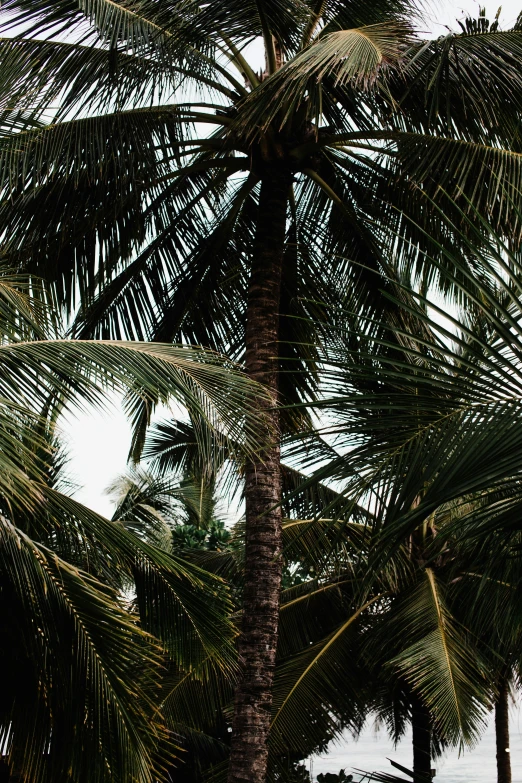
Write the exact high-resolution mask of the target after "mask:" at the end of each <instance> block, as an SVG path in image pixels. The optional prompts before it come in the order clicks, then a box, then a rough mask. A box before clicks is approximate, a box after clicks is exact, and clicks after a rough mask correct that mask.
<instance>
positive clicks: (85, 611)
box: [0, 273, 258, 783]
mask: <svg viewBox="0 0 522 783" xmlns="http://www.w3.org/2000/svg"><path fill="white" fill-rule="evenodd" d="M34 286H35V282H34V281H33V283H32V284H31V285H28V283H27V281H26V280H24V279H23V278H20V276H19V275H12V274H7V273H3V274H2V275H1V276H0V330H1V331H0V398H1V399H0V424H1V426H0V433H1V435H0V438H1V458H0V459H1V465H0V538H1V541H2V557H1V559H0V603H1V611H2V617H3V623H2V642H3V643H2V666H3V671H4V672H5V675H6V682H5V687H4V688H3V693H2V700H1V705H0V737H1V744H2V753H3V765H4V769H7V772H8V774H12V775H13V777H14V779H18V778H22V779H23V780H25V781H28V783H40V781H44V780H49V779H64V778H65V777H67V779H70V780H72V781H78V782H79V781H84V780H87V779H88V780H93V781H106V780H109V779H111V780H117V781H120V780H121V781H123V780H125V781H136V783H137V782H138V781H143V782H144V783H145V781H152V780H157V779H158V778H163V777H164V771H165V763H166V760H168V759H170V758H171V756H172V752H173V750H175V747H174V744H173V742H172V738H171V737H170V736H169V734H168V732H167V731H166V729H165V727H164V725H163V722H162V721H161V720H160V719H159V717H158V710H157V702H158V699H159V688H160V667H161V665H162V664H163V660H164V655H165V651H168V654H169V656H170V657H172V658H176V660H177V661H178V664H179V666H180V667H184V668H185V670H186V671H190V670H195V671H197V669H198V667H200V666H201V662H202V661H205V660H207V659H208V658H209V657H210V658H212V659H213V660H214V662H215V665H216V666H217V667H219V666H221V667H223V668H224V669H225V670H226V669H227V668H233V666H234V663H235V662H234V657H235V656H234V650H233V646H232V639H233V635H234V632H233V628H232V627H231V626H230V623H229V622H228V621H227V614H228V607H229V597H228V594H227V590H226V588H225V586H224V585H223V583H222V582H221V580H219V579H217V578H216V577H214V576H212V575H210V574H206V573H205V572H203V571H202V570H201V569H198V568H195V567H193V566H191V565H190V564H188V563H185V562H183V561H182V560H180V559H179V558H176V557H173V556H169V555H167V554H166V553H164V552H162V551H161V550H159V549H158V548H156V547H154V546H151V545H149V544H147V543H146V542H143V541H140V540H139V539H138V538H137V537H136V536H135V535H133V534H132V533H130V532H127V531H126V530H125V528H123V527H122V526H121V525H119V524H115V523H113V522H110V521H109V520H106V519H104V518H103V517H101V516H100V515H98V514H96V513H94V512H93V511H91V510H90V509H88V508H86V507H84V506H83V505H82V504H80V503H78V502H77V501H76V500H74V498H73V497H71V496H70V495H69V494H68V491H67V484H66V483H64V481H63V480H61V478H60V466H61V463H62V457H61V453H60V451H59V449H58V448H57V444H56V421H57V418H58V416H59V414H60V412H61V411H63V409H64V407H67V408H68V409H69V410H71V408H74V405H80V404H81V403H82V400H83V401H90V402H98V403H99V404H102V403H103V400H104V397H105V391H104V388H105V390H109V389H113V390H120V391H126V392H127V402H128V404H129V410H130V411H131V412H132V407H133V405H134V404H135V399H136V397H137V396H138V395H139V398H140V400H141V399H144V398H147V396H149V397H152V396H153V397H154V398H156V397H157V396H158V394H159V395H160V396H161V397H162V398H163V399H164V400H165V401H167V400H168V399H169V398H173V399H175V400H178V401H179V402H180V403H183V404H186V405H188V406H189V407H190V408H192V410H193V412H194V414H195V413H196V411H197V412H198V415H199V416H201V417H203V418H204V420H205V421H207V422H208V425H210V423H211V422H213V423H214V424H216V425H217V424H218V423H220V425H221V430H222V432H223V437H225V438H226V435H227V429H228V430H229V431H230V433H231V436H232V437H233V438H234V439H235V442H238V438H240V434H239V433H236V432H235V430H234V427H235V424H234V422H235V421H236V420H240V419H241V409H242V410H243V415H244V413H245V411H246V412H248V407H249V404H250V405H251V404H252V400H253V399H255V400H257V396H258V395H257V392H253V391H252V390H251V383H250V382H248V381H247V379H246V378H244V377H243V376H241V374H239V373H237V372H236V373H234V372H233V371H232V368H231V367H230V366H227V365H229V363H228V362H226V361H223V360H220V359H219V358H218V357H217V356H215V355H211V354H208V353H207V354H205V353H203V352H201V351H199V352H198V351H190V350H187V349H183V348H178V349H176V348H174V347H172V346H162V345H155V346H152V345H150V344H140V343H125V342H122V343H118V342H116V341H113V342H105V343H103V342H99V341H91V342H81V341H71V340H64V339H59V338H58V337H57V335H56V326H57V324H56V323H55V319H54V318H53V315H52V311H51V312H50V311H49V309H48V306H47V305H48V302H46V298H47V297H46V294H45V291H44V289H35V287H34ZM252 394H254V396H253V397H252ZM249 397H250V403H249V402H248V398H249ZM247 441H248V435H247V437H246V441H245V439H244V438H243V442H244V443H246V442H247ZM239 442H240V441H239ZM251 446H252V441H251ZM129 590H133V591H134V592H135V594H136V603H137V607H138V612H137V613H134V612H131V611H129V609H128V607H127V603H128V602H126V601H124V600H123V598H122V596H123V595H124V594H125V592H127V591H129ZM152 633H154V634H155V635H156V637H157V638H154V637H153V636H152V635H151V634H152ZM158 638H159V639H161V642H162V643H161V644H160V642H159V641H158V640H157V639H158Z"/></svg>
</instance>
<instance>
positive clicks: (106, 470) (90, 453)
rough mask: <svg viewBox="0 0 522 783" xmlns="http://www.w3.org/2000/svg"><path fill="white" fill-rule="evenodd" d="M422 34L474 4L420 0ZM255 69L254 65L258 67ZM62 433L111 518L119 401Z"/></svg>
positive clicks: (78, 470)
mask: <svg viewBox="0 0 522 783" xmlns="http://www.w3.org/2000/svg"><path fill="white" fill-rule="evenodd" d="M422 7H423V9H424V17H425V23H424V24H425V27H424V31H425V32H426V33H429V34H431V35H434V36H438V35H444V34H445V33H446V32H447V28H448V27H449V28H451V29H455V28H457V24H456V20H457V19H461V20H462V19H464V18H465V17H466V16H468V15H469V16H472V17H476V16H478V9H479V3H478V2H476V1H475V0H464V2H459V3H453V2H448V0H439V2H433V3H430V2H428V1H427V0H424V2H423V4H422ZM486 9H487V12H488V15H489V18H490V19H493V18H494V16H495V14H496V12H497V9H498V5H497V3H496V2H493V3H488V4H487V5H486ZM521 10H522V0H519V2H516V0H504V2H502V10H501V14H500V24H501V27H504V28H508V27H510V26H511V25H512V24H513V23H514V22H515V20H516V18H517V16H518V14H519V12H520V11H521ZM256 65H257V64H256ZM61 429H62V432H63V435H64V437H65V441H66V443H67V445H68V449H69V455H70V462H69V472H70V474H71V476H72V477H73V479H74V480H75V481H76V483H77V484H78V485H79V486H80V489H79V490H78V491H77V493H76V497H77V499H78V500H80V501H81V502H83V503H85V504H86V505H88V506H90V507H91V508H93V509H94V510H95V511H97V512H99V513H102V514H105V515H110V514H111V513H112V512H111V509H112V502H111V500H110V498H109V497H108V496H107V495H105V493H104V490H105V488H106V487H107V486H108V485H109V484H110V483H111V482H112V481H113V479H114V478H115V477H116V476H117V475H119V474H121V473H123V472H124V471H125V465H126V460H127V454H128V450H129V446H130V430H129V426H128V423H127V420H126V417H125V414H124V413H123V411H122V407H121V400H120V399H119V398H117V397H114V398H112V401H111V402H110V404H109V406H108V408H107V409H106V410H105V411H99V410H95V409H93V408H88V409H86V410H85V411H83V412H81V413H75V414H72V413H69V414H68V415H67V418H66V419H64V420H63V421H62V424H61Z"/></svg>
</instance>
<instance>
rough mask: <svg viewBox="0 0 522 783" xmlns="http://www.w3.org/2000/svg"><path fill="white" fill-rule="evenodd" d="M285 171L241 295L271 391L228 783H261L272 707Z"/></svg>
mask: <svg viewBox="0 0 522 783" xmlns="http://www.w3.org/2000/svg"><path fill="white" fill-rule="evenodd" d="M290 183H291V174H290V172H289V171H288V170H286V169H284V168H282V167H281V168H277V167H276V164H274V166H273V167H271V169H270V170H269V171H267V172H266V174H265V176H264V177H263V179H262V181H261V194H260V203H259V213H258V222H257V227H256V238H255V244H254V252H253V259H252V271H251V278H250V286H249V293H248V305H247V326H246V358H245V362H246V369H247V373H248V375H249V376H250V377H251V378H253V379H255V380H256V381H259V382H260V383H262V384H263V385H264V386H265V387H267V388H268V389H269V390H270V401H269V402H266V401H260V402H259V410H258V416H259V419H260V421H261V422H262V423H263V425H264V430H265V432H267V433H269V443H268V445H267V447H266V448H265V450H264V452H263V453H262V454H260V455H259V458H256V459H255V461H252V462H250V464H248V465H247V467H246V476H245V501H246V541H245V546H246V551H245V583H244V594H243V621H242V627H241V634H240V637H239V656H240V663H241V679H240V682H239V685H238V687H237V689H236V694H235V701H234V717H233V722H232V739H231V749H230V764H229V773H228V781H229V783H263V781H264V780H265V777H266V766H267V756H268V748H267V738H268V730H269V725H270V709H271V705H272V681H273V675H274V666H275V654H276V645H277V631H278V620H279V593H280V587H281V570H282V558H281V508H280V502H281V470H280V435H279V415H278V413H277V410H276V408H275V406H276V404H277V396H278V358H277V340H278V330H279V302H280V295H281V272H282V266H283V256H284V247H285V234H286V210H287V203H288V193H289V188H290Z"/></svg>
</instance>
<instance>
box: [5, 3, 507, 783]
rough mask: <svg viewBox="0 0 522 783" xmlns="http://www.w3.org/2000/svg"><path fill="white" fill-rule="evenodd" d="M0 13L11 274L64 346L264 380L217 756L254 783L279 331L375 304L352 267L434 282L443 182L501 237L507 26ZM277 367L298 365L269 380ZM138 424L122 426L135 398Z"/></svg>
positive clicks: (304, 339)
mask: <svg viewBox="0 0 522 783" xmlns="http://www.w3.org/2000/svg"><path fill="white" fill-rule="evenodd" d="M2 9H3V10H2V12H3V13H4V14H5V15H6V25H5V27H6V28H7V29H8V30H11V31H12V30H14V31H15V33H16V34H15V37H12V38H3V39H2V41H1V58H0V61H1V63H2V67H1V72H0V107H1V108H2V119H3V128H4V131H5V132H4V135H3V137H2V140H1V147H0V183H1V187H2V192H3V194H4V195H5V196H8V197H6V198H4V199H3V202H2V208H1V210H0V214H1V218H2V226H3V230H4V238H5V245H6V249H7V251H8V252H9V254H10V256H11V257H12V259H13V263H16V264H17V265H18V264H21V265H23V266H24V267H25V268H26V269H28V270H29V271H31V272H36V273H37V274H39V275H41V276H42V277H44V278H46V279H48V280H49V281H53V282H54V284H55V286H56V289H57V291H58V294H59V298H60V303H61V304H63V305H64V306H65V307H66V308H67V309H68V310H69V312H73V311H75V310H76V306H77V302H78V300H79V305H80V313H79V315H78V318H77V319H76V323H75V326H74V333H75V334H76V335H78V336H92V335H97V336H103V337H107V336H110V337H120V336H126V337H130V336H132V337H136V336H137V337H141V336H145V337H147V338H150V339H153V340H166V341H171V340H180V339H181V338H184V339H188V340H189V341H190V342H193V343H198V344H203V345H208V346H212V347H219V348H220V350H223V349H225V350H226V351H228V350H231V351H235V352H236V353H237V354H238V355H242V356H243V355H244V357H245V363H246V368H247V372H248V374H249V375H250V377H251V378H254V379H256V380H258V381H260V382H262V383H263V384H264V385H265V386H266V387H267V388H268V389H269V390H270V395H269V398H263V399H261V398H260V401H259V405H258V417H260V418H261V419H262V421H263V424H264V427H265V429H266V431H267V433H268V434H269V436H270V439H269V440H270V442H269V445H268V446H267V448H266V450H265V451H264V452H263V453H262V454H260V455H259V458H257V459H255V460H252V461H251V462H249V463H248V465H247V466H246V471H245V481H246V530H247V537H246V563H247V566H246V569H247V570H246V582H245V584H246V589H245V594H244V602H245V603H244V614H243V618H244V619H243V630H242V635H241V640H240V652H241V660H242V664H243V678H242V681H241V684H240V686H239V688H238V690H237V699H236V706H235V715H236V718H235V722H234V732H233V753H232V762H231V767H230V781H234V782H236V781H237V782H238V783H239V781H245V780H254V779H256V780H259V781H261V780H263V779H264V775H265V767H266V758H267V744H266V740H267V732H268V726H269V712H270V703H271V682H272V673H273V667H274V661H275V650H276V644H277V623H278V605H279V588H280V583H281V557H280V553H281V512H280V508H281V477H280V467H279V431H280V417H279V414H278V413H277V412H276V403H277V402H278V401H279V399H280V398H282V399H283V400H284V401H285V402H288V401H296V400H299V399H303V398H306V397H309V396H310V395H312V394H313V392H314V387H315V386H316V384H317V374H316V366H315V364H316V360H317V353H316V350H315V347H314V343H315V342H316V341H317V335H314V330H312V333H311V334H310V333H308V334H307V335H304V334H303V329H304V327H305V323H306V322H305V321H303V320H301V316H303V315H306V316H310V315H311V316H313V317H316V316H317V314H318V312H317V310H318V306H317V305H314V304H311V302H312V301H314V302H317V301H321V300H323V301H327V300H328V298H329V296H330V294H329V291H331V290H332V289H331V287H330V286H329V283H330V281H331V280H332V279H333V280H335V281H337V282H339V280H340V281H341V289H342V290H343V291H346V290H349V291H351V292H357V299H358V307H363V308H366V310H367V311H368V312H370V311H373V310H375V308H386V306H388V307H389V305H390V302H389V300H388V299H386V298H385V297H383V296H382V295H381V293H380V291H381V285H380V284H379V283H377V284H375V277H374V275H373V273H372V272H375V271H378V272H380V273H382V272H383V270H386V269H388V267H389V263H390V259H391V256H392V254H398V256H399V258H400V262H401V263H402V264H403V265H404V266H406V267H407V268H408V269H410V270H411V269H414V270H415V271H416V272H417V273H418V274H419V275H420V277H421V278H422V279H423V281H424V282H423V284H424V285H425V284H429V283H430V281H432V280H433V279H436V278H437V272H436V266H434V265H430V266H428V267H426V266H425V265H424V264H423V252H424V251H425V250H426V248H430V249H431V250H432V251H433V252H434V250H435V249H436V248H437V247H438V244H439V243H441V242H442V243H443V244H444V243H445V244H448V243H452V242H454V240H453V239H452V230H451V219H454V220H457V221H458V220H459V212H458V210H454V209H452V208H451V201H448V199H447V194H448V193H449V195H450V196H454V197H455V198H460V199H461V203H462V204H465V199H466V198H468V199H470V200H471V202H472V204H473V205H474V206H475V207H477V208H479V209H480V211H481V213H482V214H487V215H488V216H490V217H491V219H492V221H493V222H494V223H496V224H498V225H499V226H501V227H502V229H503V230H505V231H506V232H509V235H510V236H512V237H514V238H515V239H517V238H518V236H519V232H520V225H519V222H518V221H517V220H514V219H513V213H512V212H510V211H509V209H508V203H509V198H515V199H516V198H517V196H518V193H519V191H520V188H519V183H520V155H519V154H518V150H519V141H518V125H517V117H518V113H519V111H520V108H521V104H522V80H521V77H520V74H519V68H518V64H519V56H520V51H521V39H522V34H521V33H520V32H519V31H518V30H514V31H509V32H506V33H504V32H501V31H498V30H496V29H495V30H488V25H487V24H486V23H485V20H484V23H483V24H480V25H479V26H478V27H477V30H475V29H474V28H471V29H470V31H468V30H466V32H465V33H459V34H458V35H454V34H450V35H448V36H447V37H445V38H443V39H439V40H436V41H424V40H420V39H419V38H418V37H415V36H414V35H413V34H412V24H413V25H414V24H415V23H416V21H417V11H416V9H414V8H413V4H410V3H408V2H407V0H379V1H378V2H376V3H372V4H368V3H363V2H360V0H353V2H348V3H338V2H334V0H329V1H328V0H327V1H326V2H322V0H321V1H320V2H316V0H285V2H272V0H255V2H246V3H244V4H239V5H238V3H237V2H235V0H234V1H233V2H232V1H231V0H225V2H223V0H219V1H217V0H211V1H210V2H208V1H207V0H205V2H198V1H197V0H190V2H186V1H185V0H183V2H181V0H172V2H166V3H161V4H160V3H157V2H154V0H119V1H118V2H115V1H114V0H94V2H92V3H89V4H87V5H85V4H83V3H76V2H73V3H71V2H69V0H58V2H56V0H38V2H36V3H34V2H32V0H5V2H4V4H3V6H2ZM20 30H22V32H20ZM64 35H65V36H66V40H65V41H64V40H60V38H62V39H63V37H64ZM255 41H262V49H263V55H264V60H265V62H264V64H263V65H262V66H261V68H260V69H259V67H258V66H256V65H254V64H252V62H251V61H250V58H249V52H248V51H247V47H248V46H249V45H250V44H253V43H254V42H255ZM421 194H423V195H422V197H421ZM426 195H428V196H432V197H434V198H436V199H437V200H438V203H439V204H444V209H445V211H447V216H448V218H449V219H450V220H449V222H448V221H447V220H446V221H443V220H441V215H440V213H436V212H434V211H433V210H432V209H430V207H429V206H428V201H427V200H426ZM404 215H406V216H407V218H408V219H407V220H406V221H405V220H404ZM428 236H432V237H434V241H433V240H429V239H428ZM397 237H401V239H398V238H397ZM461 249H462V247H461ZM442 257H443V256H442ZM336 259H342V261H337V260H336ZM439 260H440V259H439ZM447 281H448V279H447V278H446V282H447ZM292 316H298V318H297V319H294V318H292ZM278 341H279V342H280V343H281V342H282V343H283V344H285V345H286V346H288V348H286V349H285V350H282V351H279V348H278ZM305 343H306V347H303V348H302V349H301V350H300V351H298V352H297V353H296V350H297V349H296V346H297V344H301V345H303V346H304V344H305ZM286 354H288V355H290V356H291V355H296V356H297V357H298V359H299V361H300V363H301V365H302V366H303V365H304V366H306V367H307V368H308V369H309V370H310V372H309V373H308V374H300V375H299V374H295V373H293V376H292V375H290V374H287V373H280V369H281V362H280V360H279V358H278V357H279V355H281V356H285V355H286ZM141 414H142V422H144V423H146V421H147V415H148V414H147V407H146V406H145V405H144V406H142V411H141ZM298 420H299V416H298ZM294 424H295V422H294ZM283 425H284V426H286V420H285V421H283ZM136 453H137V452H136Z"/></svg>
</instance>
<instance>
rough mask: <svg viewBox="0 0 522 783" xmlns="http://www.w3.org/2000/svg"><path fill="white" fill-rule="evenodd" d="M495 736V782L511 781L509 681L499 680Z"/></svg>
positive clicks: (504, 782) (508, 782)
mask: <svg viewBox="0 0 522 783" xmlns="http://www.w3.org/2000/svg"><path fill="white" fill-rule="evenodd" d="M495 736H496V741H497V783H511V754H510V752H509V681H508V679H507V678H503V679H502V680H501V681H500V685H499V690H498V698H497V701H496V703H495Z"/></svg>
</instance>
